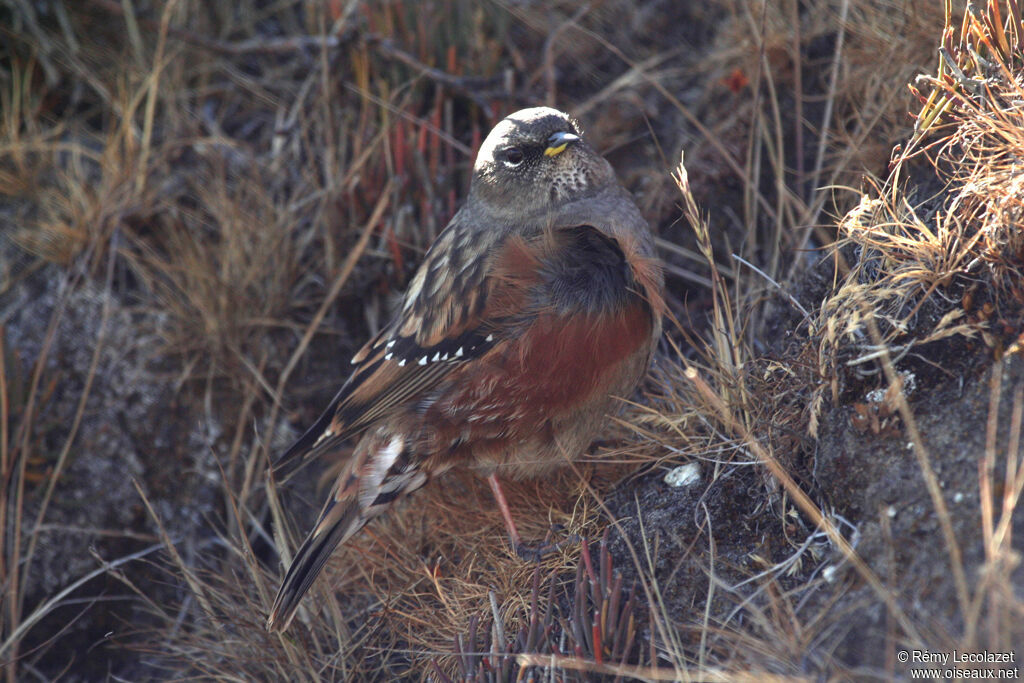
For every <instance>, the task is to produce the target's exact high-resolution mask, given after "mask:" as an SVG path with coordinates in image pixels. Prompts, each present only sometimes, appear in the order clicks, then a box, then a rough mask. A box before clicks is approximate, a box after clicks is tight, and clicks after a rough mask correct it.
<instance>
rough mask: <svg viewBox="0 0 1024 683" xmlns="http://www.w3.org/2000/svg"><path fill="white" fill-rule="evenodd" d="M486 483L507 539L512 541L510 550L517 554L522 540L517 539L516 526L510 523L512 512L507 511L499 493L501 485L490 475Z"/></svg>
mask: <svg viewBox="0 0 1024 683" xmlns="http://www.w3.org/2000/svg"><path fill="white" fill-rule="evenodd" d="M487 483H488V484H490V485H491V493H493V494H494V501H495V502H496V503H497V504H498V509H499V510H501V516H502V517H503V518H504V519H505V528H506V529H508V537H509V538H510V539H511V540H512V549H513V550H515V551H516V552H517V553H518V552H519V549H520V548H522V547H523V539H521V538H520V537H519V531H518V530H517V529H516V524H515V522H513V521H512V512H511V511H509V509H508V501H506V500H505V494H504V493H502V491H501V483H500V482H499V481H498V476H497V475H496V474H492V475H491V476H489V477H487Z"/></svg>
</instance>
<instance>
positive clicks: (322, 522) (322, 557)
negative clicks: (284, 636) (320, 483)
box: [267, 495, 366, 631]
mask: <svg viewBox="0 0 1024 683" xmlns="http://www.w3.org/2000/svg"><path fill="white" fill-rule="evenodd" d="M365 524H366V517H365V516H364V515H363V512H362V510H360V508H359V502H358V500H356V499H355V498H348V499H347V500H341V501H338V500H337V499H336V498H335V496H333V495H332V496H331V498H330V500H328V501H327V505H326V506H324V510H323V512H321V513H320V519H319V520H317V524H316V527H315V528H314V529H313V531H312V532H311V533H310V534H309V536H307V537H306V540H305V541H303V542H302V545H301V546H299V549H298V551H297V552H296V553H295V557H294V559H292V563H291V566H289V567H288V573H287V574H285V577H284V581H283V582H282V583H281V588H280V589H279V590H278V591H277V597H276V598H275V599H274V607H273V608H272V609H271V611H270V616H269V617H268V618H267V630H268V631H284V630H285V629H287V628H288V625H289V624H290V623H291V621H292V618H293V617H294V616H295V611H296V610H297V609H298V608H299V602H300V601H301V600H302V596H303V595H305V593H306V591H307V590H309V587H310V585H312V583H313V580H314V579H316V577H317V576H318V575H319V574H320V570H321V569H323V566H324V563H325V562H327V558H329V557H330V556H331V553H332V552H333V551H334V549H335V548H336V547H337V546H338V544H340V543H344V542H345V541H347V540H348V539H349V538H350V537H351V536H352V535H353V534H355V533H356V532H357V531H359V530H360V529H362V528H363V525H365Z"/></svg>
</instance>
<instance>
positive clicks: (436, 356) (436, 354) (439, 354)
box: [430, 351, 441, 363]
mask: <svg viewBox="0 0 1024 683" xmlns="http://www.w3.org/2000/svg"><path fill="white" fill-rule="evenodd" d="M439 360H441V352H440V351H438V352H437V353H435V354H434V357H433V358H431V359H430V362H431V363H436V362H437V361H439Z"/></svg>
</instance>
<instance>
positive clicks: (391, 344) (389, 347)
mask: <svg viewBox="0 0 1024 683" xmlns="http://www.w3.org/2000/svg"><path fill="white" fill-rule="evenodd" d="M396 341H398V340H397V339H392V340H391V341H389V342H388V343H387V345H386V346H385V347H384V348H386V349H387V350H388V351H390V350H391V347H392V346H394V345H395V342H396Z"/></svg>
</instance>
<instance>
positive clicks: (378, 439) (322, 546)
mask: <svg viewBox="0 0 1024 683" xmlns="http://www.w3.org/2000/svg"><path fill="white" fill-rule="evenodd" d="M427 479H428V476H427V473H426V472H423V471H421V470H420V469H419V466H418V463H417V462H416V461H415V460H414V458H412V456H411V454H410V452H409V451H408V450H407V449H406V440H405V439H404V438H403V437H402V436H400V435H397V434H389V433H387V432H386V431H385V430H380V431H378V432H375V433H373V434H369V435H367V436H365V437H364V438H363V440H362V441H361V442H360V443H359V445H358V446H357V447H356V450H355V453H354V456H353V460H352V461H351V462H350V463H349V466H348V468H347V469H346V470H345V472H343V473H342V474H341V476H339V477H338V481H337V483H336V484H335V485H334V489H332V491H331V495H330V497H329V498H328V499H327V504H326V505H324V509H323V511H322V512H321V513H320V518H319V519H318V520H317V523H316V526H315V527H314V528H313V531H311V532H310V534H309V536H307V537H306V540H305V541H303V542H302V545H301V546H299V549H298V551H296V553H295V558H294V559H293V560H292V563H291V566H290V567H288V571H287V572H286V573H285V577H284V581H283V582H282V584H281V589H280V590H279V591H278V592H277V597H276V598H275V599H274V606H273V608H272V609H271V611H270V617H269V618H268V619H267V629H268V630H270V631H284V630H285V629H287V628H288V625H289V624H290V623H291V621H292V619H293V618H294V616H295V611H296V610H297V609H298V607H299V602H300V601H301V600H302V596H303V595H304V594H305V593H306V591H307V590H309V587H310V585H312V583H313V581H314V580H315V579H316V577H317V575H319V574H320V570H322V569H323V567H324V563H326V562H327V558H329V557H330V556H331V553H332V552H334V549H335V548H336V547H337V546H338V545H339V544H341V543H344V542H345V541H347V540H348V539H349V538H351V537H352V536H353V535H354V534H355V533H356V532H357V531H359V530H360V529H362V528H363V526H365V524H366V522H367V521H368V520H370V519H372V518H374V517H376V516H377V515H379V514H382V513H383V512H385V511H387V510H388V509H390V508H391V506H392V505H394V504H395V503H396V502H397V501H398V500H400V499H402V498H404V497H405V496H407V495H409V494H410V493H412V492H413V491H415V490H416V489H418V488H420V487H421V486H423V485H424V484H425V483H426V482H427Z"/></svg>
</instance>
